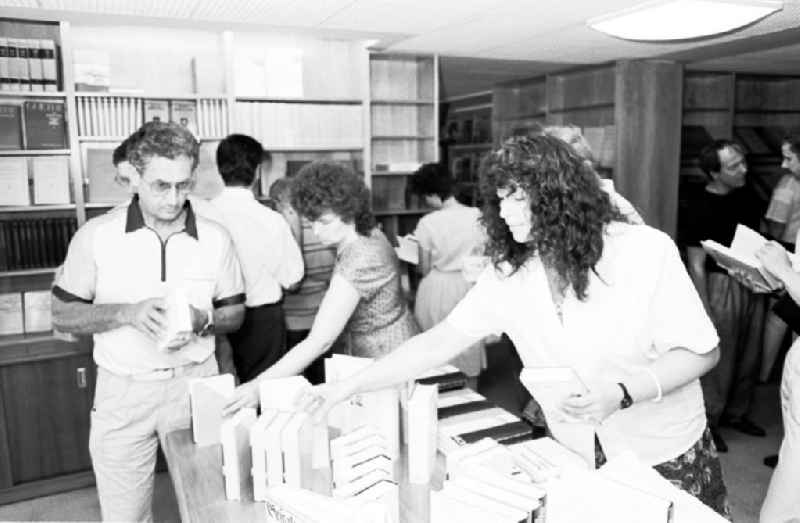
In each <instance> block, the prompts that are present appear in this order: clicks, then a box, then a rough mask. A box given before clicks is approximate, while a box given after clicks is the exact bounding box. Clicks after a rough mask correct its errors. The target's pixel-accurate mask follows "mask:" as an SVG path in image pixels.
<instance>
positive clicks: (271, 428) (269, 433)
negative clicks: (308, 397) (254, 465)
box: [264, 412, 292, 487]
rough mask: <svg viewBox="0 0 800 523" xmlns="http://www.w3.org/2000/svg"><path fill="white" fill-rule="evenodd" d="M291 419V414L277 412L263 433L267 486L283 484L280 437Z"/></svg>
mask: <svg viewBox="0 0 800 523" xmlns="http://www.w3.org/2000/svg"><path fill="white" fill-rule="evenodd" d="M290 419H292V413H291V412H278V414H277V415H276V416H275V417H274V418H273V419H272V422H271V423H270V424H269V425H268V426H267V428H266V430H265V431H264V453H265V454H266V457H267V485H268V486H269V487H273V486H275V485H282V484H283V449H282V446H281V444H282V439H281V435H282V433H283V429H284V427H286V424H287V423H288V422H289V420H290Z"/></svg>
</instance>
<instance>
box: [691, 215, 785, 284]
mask: <svg viewBox="0 0 800 523" xmlns="http://www.w3.org/2000/svg"><path fill="white" fill-rule="evenodd" d="M767 243H768V242H767V239H766V238H764V237H763V236H762V235H760V234H759V233H757V232H756V231H754V230H753V229H751V228H749V227H747V226H745V225H742V224H738V225H736V232H735V233H734V235H733V241H732V242H731V245H730V247H726V246H725V245H722V244H720V243H718V242H715V241H714V240H703V241H701V242H700V245H701V246H702V247H703V250H705V251H706V252H707V253H708V255H709V256H711V257H712V258H714V261H716V262H717V263H718V264H719V265H720V266H721V267H723V268H725V269H727V270H729V271H738V272H741V273H743V274H744V275H745V276H746V277H747V278H749V279H750V280H751V281H753V282H755V283H757V284H758V285H760V286H762V287H764V288H765V289H768V290H775V289H777V288H779V287H780V286H781V282H780V280H779V279H778V278H776V277H775V276H773V275H772V274H770V273H769V272H767V270H766V269H764V266H763V265H761V262H760V261H758V259H757V258H756V252H757V251H758V250H759V249H761V247H763V246H764V245H766V244H767ZM790 258H792V259H793V258H794V255H791V254H790Z"/></svg>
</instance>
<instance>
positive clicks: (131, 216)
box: [125, 194, 197, 240]
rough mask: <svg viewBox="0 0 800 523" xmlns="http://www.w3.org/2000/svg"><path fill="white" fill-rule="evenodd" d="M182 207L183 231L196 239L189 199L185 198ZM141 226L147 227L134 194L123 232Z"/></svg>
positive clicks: (136, 195) (195, 221) (136, 196)
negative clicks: (184, 213) (183, 214)
mask: <svg viewBox="0 0 800 523" xmlns="http://www.w3.org/2000/svg"><path fill="white" fill-rule="evenodd" d="M183 208H184V209H185V210H186V218H185V221H184V226H183V231H184V232H185V233H186V234H188V235H189V236H191V237H192V238H194V239H195V240H196V239H197V219H196V218H195V214H194V209H192V204H191V203H190V202H189V200H186V203H185V204H183ZM143 227H147V224H145V223H144V216H143V215H142V209H141V207H139V195H138V194H134V195H133V198H132V199H131V203H130V205H128V214H127V217H126V219H125V232H126V233H127V232H135V231H138V230H139V229H141V228H143Z"/></svg>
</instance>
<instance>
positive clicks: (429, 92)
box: [366, 52, 439, 243]
mask: <svg viewBox="0 0 800 523" xmlns="http://www.w3.org/2000/svg"><path fill="white" fill-rule="evenodd" d="M368 86H369V87H368V101H367V104H366V105H367V109H368V124H369V127H368V129H369V132H368V133H367V134H368V136H369V141H368V144H367V147H368V154H367V156H368V158H369V162H368V164H367V167H368V173H367V174H368V177H367V180H368V182H369V184H370V186H371V189H372V206H373V210H374V211H375V215H376V217H377V218H378V221H379V223H380V224H381V226H382V228H383V230H384V232H385V233H386V235H387V237H388V238H389V240H390V241H392V242H393V243H396V237H397V236H398V235H404V234H407V233H409V232H411V231H413V229H414V227H415V226H416V222H417V221H418V219H419V217H420V216H421V215H422V214H424V213H425V212H428V211H429V209H427V208H425V207H424V205H423V203H422V201H421V200H420V199H419V198H418V197H417V196H416V195H412V194H410V193H409V191H408V177H409V176H410V175H411V174H413V173H414V171H416V169H417V168H418V167H419V166H420V165H421V164H423V163H428V162H436V161H438V160H439V125H438V119H439V106H438V98H439V84H438V57H436V56H422V55H405V54H386V53H378V52H372V53H370V55H369V70H368Z"/></svg>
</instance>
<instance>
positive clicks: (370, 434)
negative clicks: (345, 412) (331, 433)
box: [330, 425, 386, 460]
mask: <svg viewBox="0 0 800 523" xmlns="http://www.w3.org/2000/svg"><path fill="white" fill-rule="evenodd" d="M363 428H364V429H366V430H360V429H359V430H356V431H355V434H357V435H358V436H359V437H358V438H352V437H351V438H348V439H342V437H341V436H340V437H339V438H336V439H333V440H331V443H330V448H331V458H332V459H334V460H335V459H339V458H344V457H347V456H350V455H352V454H356V453H358V452H361V451H362V450H364V449H366V448H369V447H381V448H384V449H385V448H386V439H385V438H384V437H383V436H381V435H380V434H378V433H377V432H374V428H373V427H371V426H369V425H365V426H364V427H363ZM351 434H352V433H351ZM361 436H363V437H361Z"/></svg>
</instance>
